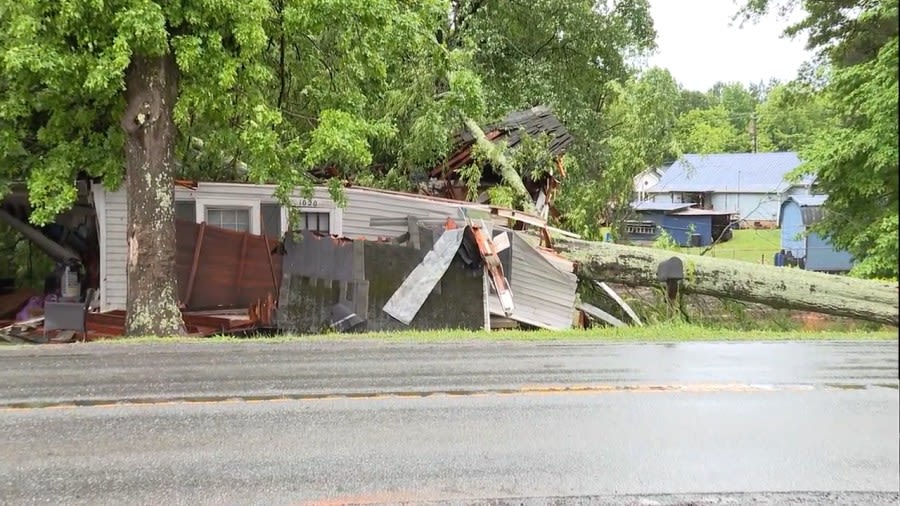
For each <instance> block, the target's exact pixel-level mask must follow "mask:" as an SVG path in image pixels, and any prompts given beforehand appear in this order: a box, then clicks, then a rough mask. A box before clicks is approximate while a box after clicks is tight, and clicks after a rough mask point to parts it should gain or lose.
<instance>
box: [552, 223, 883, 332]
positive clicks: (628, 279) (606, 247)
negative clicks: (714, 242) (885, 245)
mask: <svg viewBox="0 0 900 506" xmlns="http://www.w3.org/2000/svg"><path fill="white" fill-rule="evenodd" d="M556 244H557V246H558V247H559V249H560V250H561V251H565V254H566V256H567V257H568V258H569V259H571V260H573V261H574V262H575V273H576V274H577V275H578V277H579V278H580V279H584V280H590V281H605V282H607V283H617V284H623V285H628V286H653V287H656V286H661V285H662V282H661V281H659V280H657V277H656V269H657V266H658V265H659V264H660V262H662V261H664V260H667V259H669V258H672V257H678V258H679V259H681V261H682V262H683V264H684V279H683V280H682V281H681V290H682V292H683V293H694V294H701V295H710V296H714V297H720V298H727V299H733V300H739V301H744V302H755V303H759V304H765V305H767V306H770V307H773V308H779V309H794V310H800V311H810V312H816V313H823V314H829V315H833V316H843V317H848V318H855V319H859V320H866V321H872V322H877V323H882V324H887V325H893V326H895V327H896V326H897V325H898V313H900V308H898V307H900V304H898V293H900V292H898V285H897V284H896V283H883V282H878V281H870V280H865V279H857V278H851V277H848V276H835V275H832V274H822V273H818V272H810V271H804V270H801V269H795V268H786V267H774V266H769V265H759V264H753V263H749V262H741V261H737V260H725V259H719V258H710V257H702V256H697V255H684V254H681V253H677V252H673V251H666V250H658V249H651V248H643V247H637V246H625V245H621V244H613V243H606V242H586V241H570V240H564V241H558V242H557V243H556Z"/></svg>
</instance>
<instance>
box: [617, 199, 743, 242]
mask: <svg viewBox="0 0 900 506" xmlns="http://www.w3.org/2000/svg"><path fill="white" fill-rule="evenodd" d="M631 208H632V210H633V211H634V215H635V217H634V219H631V220H626V221H625V223H624V225H625V236H626V238H627V239H628V241H630V242H633V243H639V244H640V243H651V242H653V241H655V240H656V239H657V238H658V237H659V236H660V234H662V232H666V233H667V234H669V236H671V237H672V239H674V241H675V243H676V244H678V245H679V246H684V247H687V246H708V245H710V244H712V243H713V241H715V240H717V239H718V240H720V241H727V240H728V239H730V238H731V234H730V229H729V228H728V225H729V224H730V223H731V219H732V216H731V214H730V213H729V212H727V211H715V210H712V209H697V208H696V204H690V203H687V204H684V203H682V204H673V203H670V202H662V203H657V202H646V201H644V202H632V203H631Z"/></svg>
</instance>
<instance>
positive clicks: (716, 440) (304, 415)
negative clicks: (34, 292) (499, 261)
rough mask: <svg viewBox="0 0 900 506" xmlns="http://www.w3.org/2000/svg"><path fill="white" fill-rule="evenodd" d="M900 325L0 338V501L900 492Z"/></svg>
mask: <svg viewBox="0 0 900 506" xmlns="http://www.w3.org/2000/svg"><path fill="white" fill-rule="evenodd" d="M897 353H898V347H897V342H880V343H740V344H739V343H722V344H716V343H704V344H701V343H697V344H677V345H657V344H647V345H638V344H634V345H591V344H578V345H575V344H551V345H546V344H543V345H542V344H514V343H495V344H441V345H422V344H409V345H403V344H378V343H356V344H352V343H347V342H335V343H290V344H260V343H255V344H251V343H246V344H239V345H235V344H200V345H150V346H145V345H109V344H87V345H69V346H33V347H2V348H0V434H3V437H2V438H0V503H3V504H31V503H51V504H123V503H127V504H297V503H301V504H302V503H307V502H320V503H321V502H325V503H329V502H330V503H346V502H383V503H395V502H402V501H407V500H414V501H420V502H428V501H434V502H441V501H449V502H451V503H454V502H456V503H471V502H474V501H476V500H477V501H482V502H481V503H482V504H487V503H486V502H483V501H485V500H491V502H490V504H548V503H549V504H556V503H562V504H568V503H582V504H657V503H658V504H676V503H681V504H684V503H686V502H692V503H695V504H703V503H715V504H726V503H728V504H741V503H747V502H759V501H763V502H765V503H773V504H797V503H798V501H799V503H807V502H808V503H818V504H841V503H843V504H897V502H898V500H900V497H898V490H900V457H898V455H900V415H898V409H900V405H898V404H900V403H898V365H897V363H898V362H897Z"/></svg>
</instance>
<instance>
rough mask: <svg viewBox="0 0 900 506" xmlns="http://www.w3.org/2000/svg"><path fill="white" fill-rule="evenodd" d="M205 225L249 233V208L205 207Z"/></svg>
mask: <svg viewBox="0 0 900 506" xmlns="http://www.w3.org/2000/svg"><path fill="white" fill-rule="evenodd" d="M206 223H207V224H208V225H211V226H213V227H219V228H225V229H228V230H234V231H235V232H249V231H250V230H251V228H250V208H249V207H238V206H206Z"/></svg>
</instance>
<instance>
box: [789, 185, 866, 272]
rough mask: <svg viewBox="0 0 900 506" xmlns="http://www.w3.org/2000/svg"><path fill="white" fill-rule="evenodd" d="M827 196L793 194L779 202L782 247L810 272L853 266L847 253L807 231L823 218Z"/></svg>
mask: <svg viewBox="0 0 900 506" xmlns="http://www.w3.org/2000/svg"><path fill="white" fill-rule="evenodd" d="M827 198H828V197H827V195H808V196H799V195H794V196H791V197H788V198H787V199H786V200H785V201H784V202H783V203H782V204H781V220H780V221H779V225H780V226H781V249H783V250H784V251H785V252H790V253H791V255H793V256H794V258H797V259H802V262H801V263H800V265H802V266H803V268H804V269H806V270H809V271H821V272H835V273H837V272H847V271H849V270H850V268H851V267H853V263H854V262H853V257H852V256H851V255H850V253H848V252H846V251H842V250H838V249H836V248H835V247H834V246H833V245H832V244H831V241H830V240H828V238H827V237H822V236H821V235H819V234H818V233H816V232H811V231H809V227H811V226H812V225H814V224H816V223H818V222H819V221H821V220H822V218H823V217H824V215H825V214H824V211H825V209H824V208H823V207H822V206H823V204H824V203H825V200H826V199H827Z"/></svg>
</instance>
